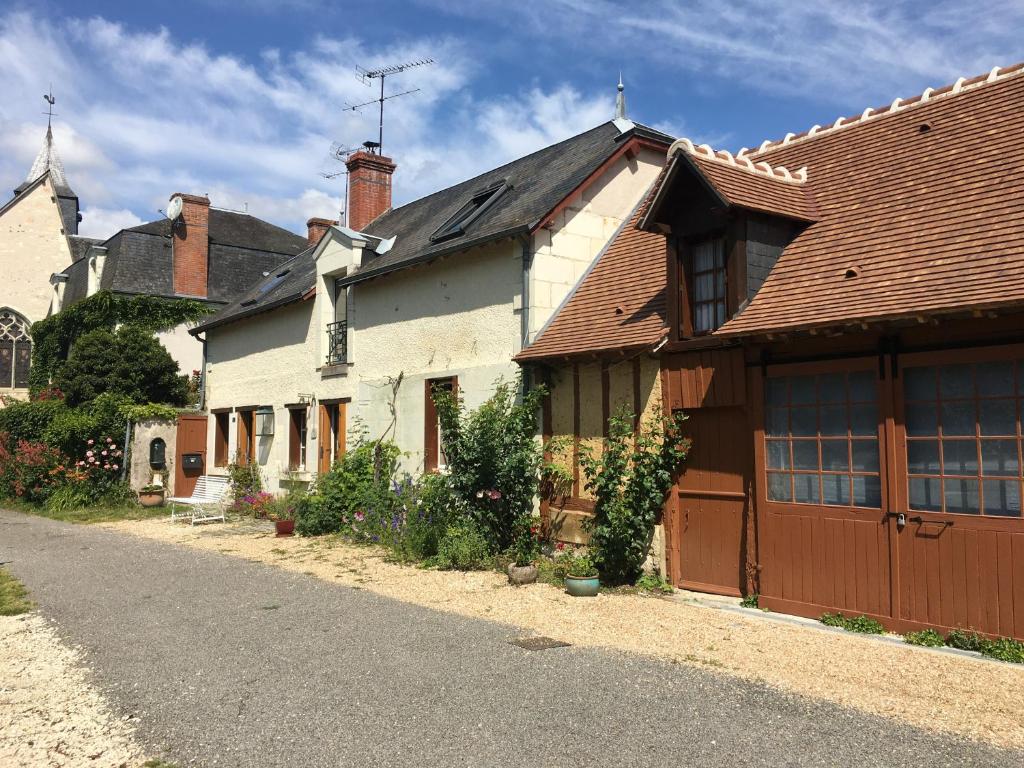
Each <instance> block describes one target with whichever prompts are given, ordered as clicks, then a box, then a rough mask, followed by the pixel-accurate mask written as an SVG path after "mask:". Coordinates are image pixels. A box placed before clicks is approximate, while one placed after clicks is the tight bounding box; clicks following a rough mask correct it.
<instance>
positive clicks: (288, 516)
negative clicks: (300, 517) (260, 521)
mask: <svg viewBox="0 0 1024 768" xmlns="http://www.w3.org/2000/svg"><path fill="white" fill-rule="evenodd" d="M267 517H268V518H270V519H271V520H273V521H274V533H275V535H276V536H277V537H278V538H280V537H282V536H292V535H294V534H295V504H294V503H292V501H291V500H290V499H287V498H284V499H275V500H274V502H273V503H271V504H269V505H268V508H267Z"/></svg>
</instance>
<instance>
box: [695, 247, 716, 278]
mask: <svg viewBox="0 0 1024 768" xmlns="http://www.w3.org/2000/svg"><path fill="white" fill-rule="evenodd" d="M714 253H715V251H714V241H712V240H705V241H704V242H703V243H697V245H695V246H694V247H693V269H694V271H695V272H707V271H709V270H711V269H713V268H714V266H715V259H714Z"/></svg>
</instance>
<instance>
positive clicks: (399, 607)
mask: <svg viewBox="0 0 1024 768" xmlns="http://www.w3.org/2000/svg"><path fill="white" fill-rule="evenodd" d="M0 560H11V561H12V562H11V564H10V567H11V569H12V571H13V572H14V573H15V574H16V575H17V576H18V577H19V578H21V579H22V580H23V581H24V582H25V583H26V585H27V586H28V588H29V590H30V591H31V595H32V598H33V599H34V600H35V601H36V602H37V603H38V605H39V607H40V611H41V612H42V613H43V614H44V615H45V616H48V617H50V618H52V619H54V620H56V621H57V622H58V626H59V628H60V631H61V633H62V634H63V635H64V636H65V638H66V639H67V640H69V641H71V642H73V643H76V644H80V645H81V646H82V647H83V648H84V650H85V651H86V652H87V659H88V661H89V663H90V664H91V666H92V668H93V671H94V673H95V675H96V679H97V680H98V682H99V684H100V685H101V687H102V688H104V689H105V692H106V694H107V695H108V697H109V700H110V701H111V704H112V706H113V707H114V708H115V709H116V710H117V712H116V714H118V715H120V716H123V715H126V714H131V715H134V716H137V717H138V718H139V725H138V729H137V732H136V738H137V739H138V740H139V741H140V742H141V743H142V744H143V746H144V747H147V748H148V751H149V752H151V753H160V752H162V753H164V754H166V755H167V756H168V757H169V758H171V759H173V760H175V761H177V762H178V763H180V764H182V765H206V766H213V765H216V766H261V767H269V766H303V767H305V766H336V765H345V766H349V765H374V766H399V765H403V766H404V765H410V766H412V765H414V766H435V765H436V766H463V765H465V766H470V765H473V766H478V765H485V766H517V767H523V766H535V765H536V766H569V765H571V766H598V765H609V766H611V765H614V766H627V765H636V766H641V765H673V766H678V765H701V766H718V765H721V766H735V765H740V764H742V765H765V766H803V765H807V766H811V765H828V766H832V765H837V764H848V765H858V766H896V765H922V764H928V765H929V766H954V765H955V766H960V765H978V766H982V765H991V766H1007V765H1019V764H1024V753H1021V752H1009V751H1000V750H997V749H995V748H992V747H987V746H981V745H978V744H975V743H970V742H964V741H960V740H957V739H955V738H952V737H943V736H937V735H934V734H930V733H927V732H924V731H921V730H919V729H915V728H912V727H909V726H907V725H904V724H902V723H899V722H897V721H893V720H889V719H884V718H879V717H873V716H869V715H865V714H863V713H860V712H856V711H854V710H850V709H845V708H841V707H838V706H835V705H831V704H823V703H819V702H816V701H814V700H811V699H807V698H802V697H798V696H793V695H789V694H785V693H781V692H779V691H777V690H775V689H772V688H768V687H766V686H762V685H759V684H755V683H749V682H745V681H740V680H737V679H735V678H731V677H728V676H725V675H722V674H719V673H717V672H716V671H714V670H711V669H705V668H701V667H696V666H688V665H683V664H671V663H668V662H662V661H658V660H654V659H649V658H644V657H642V656H638V655H634V654H626V653H616V652H610V651H604V650H597V649H589V648H578V647H573V648H563V649H557V650H549V651H539V652H528V651H524V650H522V649H520V648H516V647H513V646H511V645H509V644H508V640H509V639H510V638H512V637H514V636H517V635H519V634H521V631H520V630H517V629H514V628H512V627H510V626H508V625H506V624H500V623H496V622H488V621H481V620H476V619H470V618H466V617H462V616H457V615H453V614H450V613H442V612H439V611H434V610H430V609H427V608H424V607H420V606H415V605H410V604H407V603H401V602H397V601H394V600H391V599H388V598H386V597H383V596H380V595H376V594H373V593H370V592H368V591H366V590H360V589H353V588H351V587H344V586H338V585H333V584H329V583H326V582H325V581H323V580H319V579H313V578H309V577H307V576H304V575H302V574H298V573H291V572H287V571H283V570H281V569H277V568H272V567H269V566H266V565H262V564H258V563H248V562H244V561H241V560H239V559H237V558H231V557H225V556H223V555H219V554H215V553H210V552H203V551H200V550H198V549H194V548H193V549H189V548H183V547H174V546H168V545H166V544H163V543H159V542H154V541H149V540H146V539H143V538H139V537H133V536H126V535H124V534H121V533H117V532H114V531H109V530H102V529H97V528H90V527H81V526H70V525H64V524H59V523H54V522H51V521H47V520H43V519H39V518H31V517H24V516H20V515H17V514H13V513H6V512H0Z"/></svg>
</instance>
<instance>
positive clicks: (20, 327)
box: [0, 307, 32, 390]
mask: <svg viewBox="0 0 1024 768" xmlns="http://www.w3.org/2000/svg"><path fill="white" fill-rule="evenodd" d="M28 326H29V322H28V320H26V319H25V318H24V317H22V316H21V315H19V314H18V313H17V312H15V311H14V310H13V309H10V308H9V307H4V308H2V309H0V390H4V389H24V388H26V387H28V371H29V368H30V367H31V365H32V337H31V336H29V335H28Z"/></svg>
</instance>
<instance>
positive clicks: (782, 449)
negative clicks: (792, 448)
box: [765, 440, 789, 469]
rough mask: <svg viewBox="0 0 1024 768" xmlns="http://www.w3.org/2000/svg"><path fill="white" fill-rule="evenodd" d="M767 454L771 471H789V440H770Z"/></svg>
mask: <svg viewBox="0 0 1024 768" xmlns="http://www.w3.org/2000/svg"><path fill="white" fill-rule="evenodd" d="M765 454H766V457H765V460H766V461H767V462H768V467H769V468H770V469H789V441H788V440H769V441H768V443H767V450H766V451H765Z"/></svg>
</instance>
